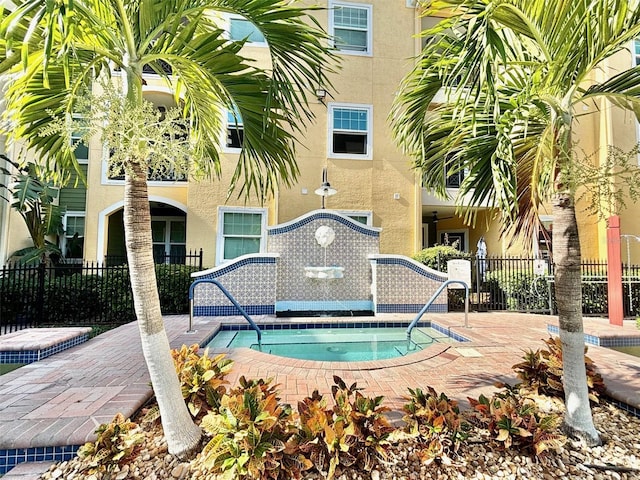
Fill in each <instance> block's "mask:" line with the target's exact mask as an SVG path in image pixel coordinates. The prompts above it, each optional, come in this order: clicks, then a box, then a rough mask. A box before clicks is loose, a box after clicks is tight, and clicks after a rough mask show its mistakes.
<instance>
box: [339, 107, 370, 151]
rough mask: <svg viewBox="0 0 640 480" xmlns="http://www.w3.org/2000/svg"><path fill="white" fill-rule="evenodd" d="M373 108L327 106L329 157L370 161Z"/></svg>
mask: <svg viewBox="0 0 640 480" xmlns="http://www.w3.org/2000/svg"><path fill="white" fill-rule="evenodd" d="M372 110H373V107H371V106H360V105H338V104H329V139H328V144H329V157H331V158H360V159H366V160H370V159H371V155H372V145H371V138H372V134H371V116H372Z"/></svg>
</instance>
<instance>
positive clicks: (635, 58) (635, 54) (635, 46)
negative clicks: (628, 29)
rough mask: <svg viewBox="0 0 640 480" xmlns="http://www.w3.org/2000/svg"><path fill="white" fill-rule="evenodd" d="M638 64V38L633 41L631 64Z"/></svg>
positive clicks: (639, 59) (639, 39)
mask: <svg viewBox="0 0 640 480" xmlns="http://www.w3.org/2000/svg"><path fill="white" fill-rule="evenodd" d="M638 65H640V38H636V39H635V40H634V41H633V66H634V67H637V66H638Z"/></svg>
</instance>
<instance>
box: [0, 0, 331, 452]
mask: <svg viewBox="0 0 640 480" xmlns="http://www.w3.org/2000/svg"><path fill="white" fill-rule="evenodd" d="M13 4H14V8H12V9H11V10H10V11H9V10H6V11H4V12H3V13H2V16H1V17H0V74H2V75H3V76H4V77H5V79H6V82H7V83H6V85H7V86H6V88H7V89H6V94H5V99H6V111H7V113H8V117H7V118H8V121H9V122H10V124H9V128H8V131H7V134H8V135H9V137H10V139H11V140H23V141H24V142H25V143H26V145H27V146H28V147H29V148H30V149H31V151H35V152H36V153H37V154H40V155H41V156H43V157H45V158H46V159H47V162H48V165H49V167H50V168H52V169H54V170H56V169H57V170H59V171H60V172H64V171H65V169H66V170H68V169H72V168H76V169H77V167H74V165H75V163H74V155H73V152H72V150H71V149H70V148H69V147H68V145H69V138H68V135H65V134H64V132H62V131H59V130H55V129H53V130H52V129H47V128H46V127H47V126H48V125H49V124H50V123H51V120H52V117H58V118H65V116H71V115H72V114H73V112H74V108H75V106H76V105H77V103H78V101H79V97H80V96H82V95H84V94H85V92H86V91H87V89H90V87H91V85H93V84H94V82H95V81H96V80H97V79H98V78H104V77H105V76H106V77H109V76H110V75H111V74H112V73H114V72H117V77H118V79H119V82H120V85H122V92H123V95H124V96H126V103H127V104H128V105H129V106H130V107H131V108H133V109H134V110H135V108H136V106H138V107H140V106H141V105H142V102H143V94H142V91H143V83H144V78H143V72H144V71H148V69H151V70H152V71H153V72H155V73H156V74H158V75H160V76H161V77H162V78H163V79H164V80H165V81H166V82H167V83H168V84H169V85H170V86H171V87H172V88H173V90H174V91H175V96H176V101H177V103H178V104H179V105H180V108H181V109H182V113H183V116H184V118H185V119H186V121H187V122H188V125H189V135H190V141H191V142H192V145H193V146H194V148H193V153H194V159H200V160H202V161H200V162H199V163H198V164H197V165H193V166H192V170H197V171H199V172H205V173H208V174H213V175H217V174H219V173H220V169H221V162H220V158H219V139H220V138H221V137H220V133H221V131H222V128H223V127H222V126H223V123H222V118H223V115H222V112H223V111H225V110H224V109H226V110H228V111H234V112H239V114H240V116H241V117H242V121H243V124H244V141H243V146H242V153H241V154H240V160H239V161H238V164H237V168H236V170H235V174H234V176H233V184H234V186H235V185H239V187H240V192H242V193H244V194H246V195H249V194H256V195H257V196H258V197H260V198H261V199H262V198H265V196H266V195H268V194H269V193H270V192H272V191H273V189H274V188H275V185H276V183H277V182H279V181H280V182H284V183H285V184H289V183H290V182H291V181H292V179H294V178H295V176H296V174H297V167H296V162H295V152H294V135H295V134H296V133H297V132H299V131H300V129H301V128H302V127H301V126H302V125H304V124H305V122H306V121H307V120H309V119H310V118H311V116H310V114H309V113H308V110H307V109H306V108H305V107H306V106H307V105H306V99H305V95H306V92H307V91H308V90H311V91H312V90H313V89H314V88H315V87H316V86H317V85H319V84H327V83H328V82H327V79H326V77H325V74H324V73H323V72H329V71H331V67H330V66H329V67H328V68H327V62H328V61H329V60H330V59H331V54H330V53H329V52H328V50H327V47H326V46H325V45H326V41H325V40H326V35H325V33H324V32H323V31H322V30H321V29H320V28H319V27H318V25H317V23H316V22H315V21H314V20H313V19H312V17H310V16H309V13H310V10H309V9H305V8H304V7H301V6H297V4H296V3H295V2H289V1H285V0H162V1H160V0H59V1H47V2H43V1H42V0H13ZM214 13H217V14H218V15H219V14H237V15H240V16H242V17H245V18H246V19H248V20H249V21H250V22H251V23H253V25H255V26H256V27H257V28H258V29H259V30H260V31H261V33H262V34H263V35H264V38H265V41H266V42H267V44H268V46H269V54H270V57H271V65H270V66H269V70H260V69H258V68H256V67H254V66H252V63H251V62H250V61H248V60H246V59H245V58H243V57H242V55H241V52H240V50H241V48H242V46H243V44H244V41H232V40H230V39H228V36H227V35H226V32H225V31H224V29H223V28H221V27H220V22H219V18H220V17H219V16H218V17H216V16H215V15H214ZM216 18H218V20H216ZM167 67H170V68H167ZM168 71H170V72H171V73H170V74H169V73H167V72H168ZM113 77H114V78H115V77H116V74H115V73H114V75H113ZM43 132H44V134H43ZM136 135H137V132H136V131H135V129H132V130H130V131H129V132H128V133H127V134H126V135H125V137H127V138H122V144H127V145H129V146H130V147H129V150H128V151H127V158H126V161H125V162H124V163H125V165H124V167H125V168H124V170H125V201H124V223H125V239H126V248H127V253H128V258H129V267H130V275H131V285H132V289H133V297H134V303H135V311H136V315H137V318H138V324H139V327H140V334H141V338H142V347H143V351H144V355H145V358H146V362H147V365H148V369H149V373H150V376H151V382H152V384H153V388H154V391H155V395H156V398H157V401H158V405H159V407H160V413H161V418H162V422H163V427H164V432H165V436H166V438H167V441H168V445H169V451H170V452H171V453H173V454H176V455H179V456H183V455H186V454H188V453H190V452H191V451H192V450H193V449H194V448H195V447H196V446H197V445H198V443H199V440H200V438H201V432H200V429H199V428H198V427H196V426H195V424H194V423H193V422H192V420H191V418H190V416H189V413H188V411H187V409H186V406H185V404H184V401H183V400H182V395H181V392H180V386H179V383H178V379H177V376H176V375H175V372H174V367H173V362H172V359H171V356H170V351H169V342H168V339H167V335H166V332H165V330H164V325H163V321H162V316H161V312H160V302H159V299H158V292H157V289H156V286H155V285H156V282H155V272H154V267H153V255H152V242H151V226H150V211H149V201H148V192H147V165H146V161H147V159H146V158H144V157H143V156H142V155H143V154H137V153H136V152H144V151H145V149H144V148H139V149H137V148H135V145H136V144H139V145H142V143H143V142H144V140H142V139H141V138H139V137H137V136H136ZM131 145H133V147H131Z"/></svg>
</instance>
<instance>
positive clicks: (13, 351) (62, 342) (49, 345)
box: [0, 327, 91, 364]
mask: <svg viewBox="0 0 640 480" xmlns="http://www.w3.org/2000/svg"><path fill="white" fill-rule="evenodd" d="M90 333H91V327H51V328H25V329H23V330H18V331H16V332H11V333H8V334H6V335H1V336H0V363H2V364H7V363H13V364H15V363H21V364H29V363H33V362H37V361H39V360H42V359H44V358H47V357H50V356H51V355H55V354H56V353H59V352H62V351H64V350H67V349H69V348H72V347H75V346H76V345H80V344H82V343H84V342H86V341H87V340H89V335H90Z"/></svg>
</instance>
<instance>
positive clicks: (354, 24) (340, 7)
mask: <svg viewBox="0 0 640 480" xmlns="http://www.w3.org/2000/svg"><path fill="white" fill-rule="evenodd" d="M329 12H330V13H329V31H330V32H331V35H332V36H333V44H334V47H335V48H336V49H338V50H340V51H341V52H344V53H350V54H354V55H371V5H361V4H354V3H337V2H336V3H332V4H331V5H330V10H329Z"/></svg>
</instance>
